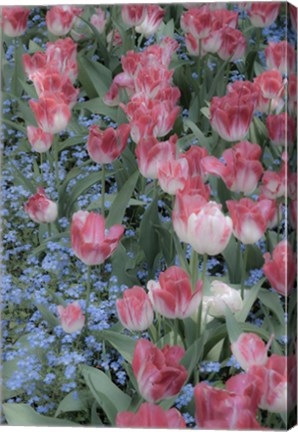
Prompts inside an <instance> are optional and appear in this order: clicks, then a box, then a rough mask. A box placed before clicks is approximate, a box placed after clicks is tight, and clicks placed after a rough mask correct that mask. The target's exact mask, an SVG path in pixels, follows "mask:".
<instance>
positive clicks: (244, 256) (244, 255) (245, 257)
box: [241, 245, 248, 300]
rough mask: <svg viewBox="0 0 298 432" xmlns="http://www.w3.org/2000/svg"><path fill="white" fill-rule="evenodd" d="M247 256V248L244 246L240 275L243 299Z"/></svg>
mask: <svg viewBox="0 0 298 432" xmlns="http://www.w3.org/2000/svg"><path fill="white" fill-rule="evenodd" d="M247 256H248V247H247V245H246V246H245V251H244V253H243V262H242V275H241V298H242V300H243V299H244V281H245V274H246V264H247Z"/></svg>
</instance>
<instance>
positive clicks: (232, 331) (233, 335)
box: [225, 306, 241, 343]
mask: <svg viewBox="0 0 298 432" xmlns="http://www.w3.org/2000/svg"><path fill="white" fill-rule="evenodd" d="M225 317H226V324H227V330H228V335H229V339H230V342H231V343H233V342H235V341H236V340H237V339H238V338H239V336H240V335H241V328H240V327H239V325H238V322H237V320H236V318H235V317H234V315H233V314H232V312H231V309H230V308H228V307H227V306H226V307H225Z"/></svg>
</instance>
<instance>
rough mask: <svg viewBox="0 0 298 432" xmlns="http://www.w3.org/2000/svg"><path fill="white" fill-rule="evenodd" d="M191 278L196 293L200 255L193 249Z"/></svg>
mask: <svg viewBox="0 0 298 432" xmlns="http://www.w3.org/2000/svg"><path fill="white" fill-rule="evenodd" d="M190 276H191V287H192V290H193V291H194V289H195V286H196V283H197V280H198V254H197V252H196V251H195V250H194V249H192V251H191V257H190Z"/></svg>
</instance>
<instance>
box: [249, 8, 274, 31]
mask: <svg viewBox="0 0 298 432" xmlns="http://www.w3.org/2000/svg"><path fill="white" fill-rule="evenodd" d="M279 10H280V2H268V3H264V2H254V3H251V6H250V9H249V10H248V16H249V19H250V22H251V24H252V25H253V26H254V27H260V28H263V27H268V26H270V25H271V24H273V23H274V21H275V20H276V18H277V16H278V14H279Z"/></svg>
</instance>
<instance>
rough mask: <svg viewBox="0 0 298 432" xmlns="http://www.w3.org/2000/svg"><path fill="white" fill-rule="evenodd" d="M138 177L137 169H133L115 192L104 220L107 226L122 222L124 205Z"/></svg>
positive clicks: (126, 203) (127, 201)
mask: <svg viewBox="0 0 298 432" xmlns="http://www.w3.org/2000/svg"><path fill="white" fill-rule="evenodd" d="M138 178H139V171H135V172H134V173H133V174H132V175H131V176H130V177H129V179H128V180H127V181H126V182H125V183H124V185H123V187H122V188H121V189H120V191H119V192H118V193H117V195H116V198H115V199H114V201H113V204H112V205H111V208H110V211H109V215H108V217H107V220H106V226H107V228H110V227H111V226H112V225H115V224H121V223H122V220H123V216H124V213H125V210H126V207H127V205H128V203H129V200H130V198H131V195H132V193H133V191H134V189H135V186H136V184H137V181H138Z"/></svg>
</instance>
